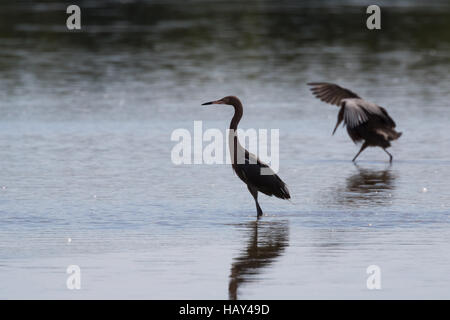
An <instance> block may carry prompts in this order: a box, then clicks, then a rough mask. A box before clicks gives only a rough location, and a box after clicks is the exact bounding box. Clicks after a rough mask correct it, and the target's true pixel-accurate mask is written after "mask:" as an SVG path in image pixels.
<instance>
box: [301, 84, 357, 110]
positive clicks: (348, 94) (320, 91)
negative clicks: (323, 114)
mask: <svg viewBox="0 0 450 320" xmlns="http://www.w3.org/2000/svg"><path fill="white" fill-rule="evenodd" d="M308 85H310V86H312V88H311V91H312V93H313V94H314V96H316V97H317V98H319V99H320V100H322V101H324V102H327V103H330V104H335V105H337V106H340V105H341V102H342V100H343V99H360V97H359V96H358V95H357V94H356V93H354V92H352V91H350V90H348V89H345V88H342V87H340V86H338V85H337V84H334V83H328V82H310V83H308Z"/></svg>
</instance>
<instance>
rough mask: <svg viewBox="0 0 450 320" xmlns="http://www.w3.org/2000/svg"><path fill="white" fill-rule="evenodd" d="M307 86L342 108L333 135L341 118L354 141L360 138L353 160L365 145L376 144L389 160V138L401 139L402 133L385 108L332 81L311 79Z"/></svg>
mask: <svg viewBox="0 0 450 320" xmlns="http://www.w3.org/2000/svg"><path fill="white" fill-rule="evenodd" d="M308 85H310V86H312V88H311V91H312V92H313V94H314V95H315V96H316V97H317V98H319V99H320V100H322V101H324V102H328V103H330V104H335V105H337V106H340V107H341V109H340V110H339V114H338V121H337V123H336V127H335V129H334V131H333V134H334V132H335V131H336V129H337V128H338V126H339V124H340V123H341V122H342V121H344V125H345V126H346V127H347V132H348V134H349V136H350V138H351V139H352V140H353V142H355V143H356V142H362V141H363V145H362V147H361V150H360V151H359V153H358V154H357V155H356V156H355V158H354V159H353V161H355V160H356V158H357V157H358V156H359V154H360V153H361V152H362V151H363V150H364V149H365V148H367V147H376V146H378V147H381V148H383V149H384V151H385V152H386V153H387V154H388V155H389V157H390V160H391V161H392V155H391V154H390V153H389V152H388V151H387V150H386V149H387V148H389V147H390V146H391V141H393V140H397V139H398V138H400V136H401V135H402V133H401V132H397V131H396V130H395V127H396V123H395V121H394V120H393V119H392V118H391V117H390V116H389V114H388V112H387V111H386V109H384V108H383V107H380V106H378V105H376V104H374V103H371V102H368V101H366V100H363V99H362V98H360V97H359V96H358V95H357V94H356V93H354V92H352V91H350V90H348V89H345V88H342V87H340V86H338V85H336V84H333V83H327V82H312V83H308Z"/></svg>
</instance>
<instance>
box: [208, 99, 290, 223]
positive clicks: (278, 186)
mask: <svg viewBox="0 0 450 320" xmlns="http://www.w3.org/2000/svg"><path fill="white" fill-rule="evenodd" d="M210 104H225V105H231V106H233V107H234V116H233V119H231V123H230V131H229V148H230V155H231V164H232V168H233V170H234V172H236V174H237V176H238V177H239V178H240V179H241V180H242V181H243V182H244V183H245V184H246V185H247V188H248V191H250V193H251V195H252V196H253V198H254V199H255V203H256V211H257V218H258V219H259V217H261V216H262V215H263V212H262V210H261V207H260V206H259V203H258V192H262V193H264V194H266V195H268V196H275V197H277V198H281V199H290V198H291V196H290V195H289V190H288V188H287V186H286V184H285V183H284V182H283V181H282V180H281V179H280V178H279V177H278V176H277V175H276V174H275V172H273V170H272V169H271V168H270V167H269V166H268V165H267V164H265V163H263V162H262V161H260V160H259V159H258V158H257V157H256V156H255V155H254V154H251V153H250V152H248V151H247V150H246V149H245V148H244V147H243V146H241V144H240V143H239V139H238V137H237V133H236V130H237V126H238V123H239V121H240V120H241V118H242V114H243V108H242V103H241V101H240V100H239V99H238V98H237V97H234V96H228V97H225V98H222V99H220V100H216V101H210V102H205V103H203V104H202V105H210Z"/></svg>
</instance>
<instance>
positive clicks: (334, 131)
mask: <svg viewBox="0 0 450 320" xmlns="http://www.w3.org/2000/svg"><path fill="white" fill-rule="evenodd" d="M338 127H339V123H338V124H337V125H336V127H335V128H334V130H333V133H332V134H331V135H332V136H334V134H335V133H336V130H337V128H338Z"/></svg>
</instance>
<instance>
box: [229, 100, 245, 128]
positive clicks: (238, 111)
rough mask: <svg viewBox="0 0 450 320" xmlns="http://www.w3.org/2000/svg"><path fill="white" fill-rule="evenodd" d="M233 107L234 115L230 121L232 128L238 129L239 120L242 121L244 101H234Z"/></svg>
mask: <svg viewBox="0 0 450 320" xmlns="http://www.w3.org/2000/svg"><path fill="white" fill-rule="evenodd" d="M233 107H234V116H233V119H231V122H230V129H231V130H234V131H236V130H237V126H238V124H239V121H241V118H242V114H243V108H242V103H241V102H240V101H235V102H234V103H233Z"/></svg>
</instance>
